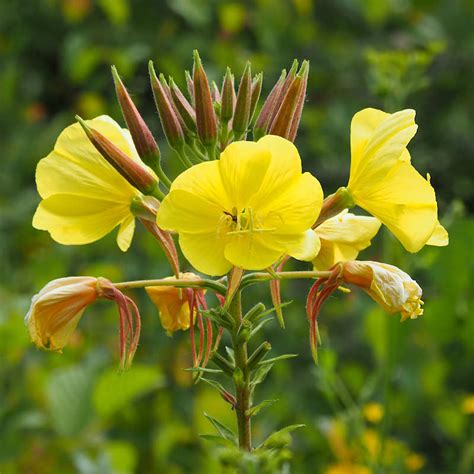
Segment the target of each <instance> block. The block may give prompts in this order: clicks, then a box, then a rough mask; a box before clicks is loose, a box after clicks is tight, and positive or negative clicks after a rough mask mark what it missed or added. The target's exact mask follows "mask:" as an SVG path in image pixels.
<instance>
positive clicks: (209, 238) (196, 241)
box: [179, 232, 232, 276]
mask: <svg viewBox="0 0 474 474" xmlns="http://www.w3.org/2000/svg"><path fill="white" fill-rule="evenodd" d="M225 244H226V239H225V237H222V236H219V235H218V234H217V233H216V232H209V233H201V234H188V233H185V232H181V233H180V234H179V245H180V247H181V250H182V251H183V254H184V256H185V257H186V258H187V259H188V260H189V262H190V263H191V265H192V266H193V267H194V268H196V270H199V271H200V272H202V273H206V274H207V275H216V276H217V275H224V274H225V273H227V272H228V271H229V270H230V269H231V268H232V264H231V263H230V262H229V261H228V260H226V258H225V257H224V247H225Z"/></svg>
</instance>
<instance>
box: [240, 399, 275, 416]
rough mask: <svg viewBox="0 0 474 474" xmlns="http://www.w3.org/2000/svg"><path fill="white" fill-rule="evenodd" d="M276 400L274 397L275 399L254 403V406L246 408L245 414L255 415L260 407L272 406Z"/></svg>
mask: <svg viewBox="0 0 474 474" xmlns="http://www.w3.org/2000/svg"><path fill="white" fill-rule="evenodd" d="M277 401H278V399H275V400H263V402H260V403H259V404H258V405H255V406H254V407H252V408H250V409H249V410H247V412H246V415H247V416H255V415H257V414H258V412H259V411H260V410H261V409H262V408H266V407H269V406H272V405H273V404H274V403H276V402H277Z"/></svg>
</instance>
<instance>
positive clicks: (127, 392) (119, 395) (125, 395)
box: [93, 364, 164, 417]
mask: <svg viewBox="0 0 474 474" xmlns="http://www.w3.org/2000/svg"><path fill="white" fill-rule="evenodd" d="M163 384H164V377H163V375H162V373H161V371H160V370H158V369H157V368H156V367H151V366H147V365H139V364H134V365H133V366H132V368H131V369H130V370H128V371H127V372H118V371H117V370H116V369H110V370H107V371H106V372H104V373H103V374H102V375H101V377H100V378H99V381H98V383H97V385H96V387H95V391H94V396H93V400H94V406H95V408H96V410H97V412H98V414H99V415H100V416H103V417H107V416H110V415H112V414H113V413H115V412H116V411H118V410H120V409H121V408H123V407H125V406H126V405H128V404H129V403H130V402H131V401H132V400H133V399H135V398H137V397H139V396H141V395H144V394H145V393H147V392H150V391H151V390H155V389H157V388H159V387H162V386H163Z"/></svg>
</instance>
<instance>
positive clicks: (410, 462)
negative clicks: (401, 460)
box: [405, 453, 426, 472]
mask: <svg viewBox="0 0 474 474" xmlns="http://www.w3.org/2000/svg"><path fill="white" fill-rule="evenodd" d="M425 464H426V459H425V458H424V457H423V456H422V455H421V454H417V453H409V454H408V455H407V457H406V458H405V466H406V468H407V469H408V470H409V471H412V472H414V471H419V470H420V469H421V468H422V467H423V466H424V465H425Z"/></svg>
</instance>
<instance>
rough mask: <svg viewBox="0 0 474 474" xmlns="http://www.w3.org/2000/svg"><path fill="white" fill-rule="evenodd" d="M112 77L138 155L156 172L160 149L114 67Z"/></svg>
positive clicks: (158, 165)
mask: <svg viewBox="0 0 474 474" xmlns="http://www.w3.org/2000/svg"><path fill="white" fill-rule="evenodd" d="M112 77H113V79H114V84H115V91H116V93H117V98H118V101H119V104H120V108H121V109H122V114H123V118H124V119H125V122H126V124H127V128H128V130H129V131H130V135H131V136H132V140H133V143H134V144H135V148H136V149H137V152H138V155H139V156H140V158H141V159H142V160H143V162H144V163H145V164H146V165H148V166H149V167H150V168H152V169H153V170H154V171H156V172H158V169H159V167H160V158H161V154H160V149H159V148H158V145H157V143H156V141H155V139H154V138H153V135H152V133H151V131H150V129H149V128H148V126H147V125H146V123H145V121H144V120H143V118H142V116H141V115H140V113H139V112H138V109H137V108H136V106H135V104H134V103H133V101H132V98H131V97H130V94H129V93H128V92H127V89H126V88H125V85H124V84H123V82H122V81H121V79H120V76H119V74H118V72H117V68H116V67H115V66H112Z"/></svg>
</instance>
